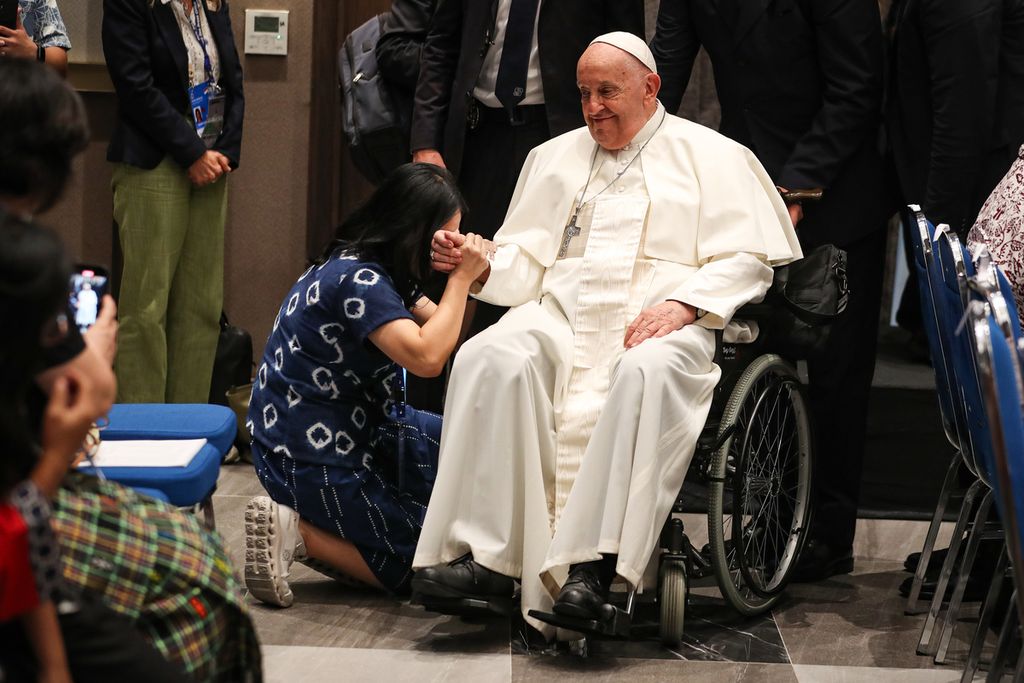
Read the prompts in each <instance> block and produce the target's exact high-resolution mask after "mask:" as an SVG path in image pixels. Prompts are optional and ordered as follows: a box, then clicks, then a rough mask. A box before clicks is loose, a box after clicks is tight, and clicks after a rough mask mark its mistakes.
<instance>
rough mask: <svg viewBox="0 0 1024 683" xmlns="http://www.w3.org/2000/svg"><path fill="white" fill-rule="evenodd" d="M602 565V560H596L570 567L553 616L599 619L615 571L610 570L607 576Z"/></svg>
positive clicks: (556, 601)
mask: <svg viewBox="0 0 1024 683" xmlns="http://www.w3.org/2000/svg"><path fill="white" fill-rule="evenodd" d="M603 564H605V562H604V561H603V560H598V561H596V562H584V563H583V564H576V565H573V566H572V568H571V569H570V570H569V578H568V579H566V581H565V585H563V586H562V590H560V591H559V592H558V599H557V600H555V606H554V611H555V614H561V615H564V616H567V617H579V618H581V619H600V612H601V607H602V606H603V605H604V604H605V603H606V602H608V589H609V588H610V587H611V583H612V579H613V578H614V577H615V573H614V572H615V570H614V569H612V571H611V575H610V576H609V575H608V574H609V572H608V571H607V569H605V567H603V566H602V565H603ZM612 566H613V567H614V565H612Z"/></svg>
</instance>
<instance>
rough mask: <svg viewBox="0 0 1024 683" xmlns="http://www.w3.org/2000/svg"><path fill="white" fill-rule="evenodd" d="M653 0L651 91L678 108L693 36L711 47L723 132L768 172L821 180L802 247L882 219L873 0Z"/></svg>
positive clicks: (878, 35) (863, 231) (870, 227)
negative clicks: (727, 12)
mask: <svg viewBox="0 0 1024 683" xmlns="http://www.w3.org/2000/svg"><path fill="white" fill-rule="evenodd" d="M720 1H721V0H662V3H661V8H660V11H659V14H658V24H657V29H656V32H655V36H654V40H653V42H652V44H651V48H652V50H653V52H654V56H655V59H656V60H657V62H658V71H659V73H660V75H661V78H662V88H661V93H660V95H659V97H660V99H661V101H662V102H663V103H664V105H665V106H666V107H667V108H668V109H669V111H676V110H677V109H678V108H679V103H680V101H681V99H682V96H683V92H684V91H685V89H686V85H687V83H688V81H689V78H690V71H691V69H692V67H693V62H694V59H695V58H696V56H697V52H698V50H699V49H700V47H701V46H703V47H704V48H705V49H706V50H707V52H708V54H709V55H710V57H711V62H712V66H713V67H714V72H715V85H716V87H717V89H718V98H719V101H720V103H721V107H722V122H721V126H720V131H721V133H722V134H724V135H727V136H728V137H730V138H732V139H733V140H736V141H737V142H739V143H741V144H743V145H745V146H746V147H748V148H750V149H751V150H752V151H753V152H754V153H755V154H756V155H757V158H758V159H759V160H760V161H761V163H762V164H763V165H764V167H765V169H766V170H767V171H768V173H769V174H770V175H771V177H772V179H773V180H774V182H775V183H776V184H777V185H779V186H782V187H785V188H788V189H790V190H796V189H811V188H822V189H824V190H825V194H824V197H823V199H822V201H821V202H820V203H817V204H812V203H809V202H808V203H805V205H804V219H803V221H801V223H800V235H801V242H803V243H804V246H805V247H807V246H812V245H815V244H820V243H826V242H831V243H834V244H838V245H841V246H845V245H849V244H851V243H852V242H854V241H856V240H857V239H858V238H860V237H863V236H865V235H867V234H869V233H870V232H872V231H874V230H877V229H880V228H881V227H883V226H884V222H885V213H886V208H887V207H886V204H887V202H885V201H884V200H883V189H884V188H883V180H882V172H881V171H882V168H883V166H882V156H881V154H880V152H879V145H878V136H879V127H880V124H881V108H882V104H881V103H882V80H883V56H882V49H883V37H882V22H881V16H880V15H879V11H878V4H877V2H876V0H735V2H736V3H737V5H738V6H739V10H738V13H737V15H736V17H735V20H734V21H733V22H731V23H730V22H729V21H728V20H726V19H724V18H723V17H722V16H721V14H720V12H719V2H720Z"/></svg>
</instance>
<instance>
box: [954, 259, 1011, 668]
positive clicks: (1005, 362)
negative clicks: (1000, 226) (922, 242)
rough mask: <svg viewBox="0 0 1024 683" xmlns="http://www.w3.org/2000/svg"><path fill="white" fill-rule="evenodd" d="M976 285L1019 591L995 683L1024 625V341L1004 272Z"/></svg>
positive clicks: (988, 408)
mask: <svg viewBox="0 0 1024 683" xmlns="http://www.w3.org/2000/svg"><path fill="white" fill-rule="evenodd" d="M986 257H987V254H982V255H980V261H983V260H984V259H985V258H986ZM989 269H991V270H992V271H994V277H993V276H989V277H984V276H983V272H982V271H985V270H989ZM993 279H994V280H995V282H993V281H992V280H993ZM975 284H976V285H977V286H976V291H977V296H976V297H973V300H972V301H971V303H970V307H969V309H968V322H969V327H970V332H971V337H972V341H973V350H974V358H975V360H976V364H977V369H978V377H979V382H980V386H981V394H982V397H983V401H984V408H985V416H986V419H987V423H988V428H989V430H990V434H991V446H992V464H993V474H994V480H995V481H996V482H997V488H998V491H999V495H998V496H997V500H996V503H997V505H998V507H999V510H1000V513H1001V517H1002V519H1003V521H1004V529H1005V537H1006V542H1007V550H1008V552H1009V557H1010V560H1011V564H1012V566H1013V570H1014V575H1015V585H1016V587H1017V588H1016V590H1015V591H1014V604H1015V607H1016V609H1011V610H1009V612H1008V613H1007V616H1006V619H1005V621H1004V623H1003V626H1002V629H1001V630H1000V634H999V643H998V645H997V647H996V653H995V656H994V657H993V661H992V664H991V668H990V671H989V680H1000V679H1001V678H1002V675H1003V669H1004V667H1005V665H1006V660H1007V655H1008V652H1009V650H1010V647H1009V646H1010V642H1011V640H1012V639H1013V637H1014V635H1015V633H1016V631H1017V624H1019V623H1024V593H1022V592H1021V590H1020V587H1021V586H1022V585H1024V584H1022V583H1021V582H1022V581H1024V554H1022V548H1024V537H1022V531H1024V382H1022V376H1024V374H1022V362H1024V340H1022V334H1021V328H1020V320H1019V316H1018V312H1017V311H1016V309H1015V308H1014V305H1013V303H1012V302H1013V298H1012V297H1010V298H1007V297H1006V296H1004V293H1003V292H1004V291H1007V290H1008V283H1007V282H1006V279H1005V277H1003V275H1002V273H1001V272H1000V271H999V270H998V269H997V268H995V267H994V266H991V265H990V264H982V263H979V277H978V278H977V279H976V283H975ZM1005 566H1006V555H1005V554H1004V555H1003V556H1002V557H1001V558H1000V563H999V566H998V567H997V574H996V577H994V578H995V579H999V578H1001V570H1002V569H1003V568H1005ZM999 583H1000V584H1001V581H999ZM998 587H999V586H997V585H996V582H995V581H994V582H993V586H992V588H991V589H990V591H989V595H988V599H987V600H986V604H985V606H984V607H983V608H982V612H981V615H980V618H979V632H980V633H978V634H976V636H975V639H974V642H973V643H972V645H971V651H970V654H969V655H968V661H967V667H966V669H965V671H964V674H963V679H962V680H973V678H974V674H975V672H976V671H977V668H978V662H979V659H980V653H981V648H982V645H983V644H984V633H985V631H987V630H988V624H989V623H990V621H991V616H992V614H991V613H992V609H991V603H992V602H993V601H994V598H995V596H996V595H997V594H998ZM1016 668H1017V670H1016V672H1015V675H1014V680H1022V678H1024V656H1020V657H1019V658H1018V662H1017V667H1016Z"/></svg>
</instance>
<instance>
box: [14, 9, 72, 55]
mask: <svg viewBox="0 0 1024 683" xmlns="http://www.w3.org/2000/svg"><path fill="white" fill-rule="evenodd" d="M79 1H80V0H79ZM18 6H19V7H20V8H21V22H22V24H23V25H24V26H25V32H26V33H28V34H29V36H31V37H32V40H34V41H35V43H36V44H37V45H42V46H43V47H62V48H64V49H65V50H70V49H71V40H70V39H69V38H68V29H67V27H65V26H64V20H63V19H62V18H61V16H60V10H59V9H57V0H18Z"/></svg>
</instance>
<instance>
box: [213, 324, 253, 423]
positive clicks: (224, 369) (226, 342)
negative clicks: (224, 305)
mask: <svg viewBox="0 0 1024 683" xmlns="http://www.w3.org/2000/svg"><path fill="white" fill-rule="evenodd" d="M252 368H253V363H252V336H251V335H250V334H249V333H248V332H246V331H245V330H243V329H242V328H240V327H235V326H234V325H232V324H231V323H230V322H228V316H227V314H226V313H223V312H221V314H220V337H219V338H218V339H217V357H216V359H215V360H214V361H213V377H212V378H211V381H210V403H217V404H219V405H222V406H226V405H228V397H227V393H228V390H230V389H231V388H232V387H237V386H241V385H243V384H248V383H249V382H251V381H252Z"/></svg>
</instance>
